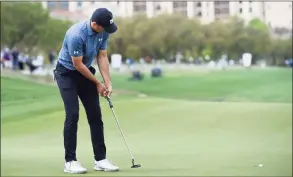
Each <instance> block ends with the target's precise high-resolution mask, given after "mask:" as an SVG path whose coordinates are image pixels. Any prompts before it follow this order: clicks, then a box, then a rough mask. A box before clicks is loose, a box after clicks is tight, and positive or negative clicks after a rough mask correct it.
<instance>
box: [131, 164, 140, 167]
mask: <svg viewBox="0 0 293 177" xmlns="http://www.w3.org/2000/svg"><path fill="white" fill-rule="evenodd" d="M139 167H140V164H136V165H132V166H131V168H139Z"/></svg>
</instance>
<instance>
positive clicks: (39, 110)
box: [1, 69, 292, 176]
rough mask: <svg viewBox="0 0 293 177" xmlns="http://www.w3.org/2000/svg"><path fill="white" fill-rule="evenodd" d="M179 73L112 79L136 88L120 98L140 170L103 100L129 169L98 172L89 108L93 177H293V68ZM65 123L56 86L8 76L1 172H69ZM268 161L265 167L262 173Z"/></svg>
mask: <svg viewBox="0 0 293 177" xmlns="http://www.w3.org/2000/svg"><path fill="white" fill-rule="evenodd" d="M178 74H179V73H176V77H175V74H174V73H173V74H172V73H166V74H165V75H164V77H163V78H160V79H151V78H149V77H147V78H146V79H145V80H144V81H142V82H129V81H127V76H121V75H115V74H114V75H113V83H114V88H117V89H119V90H122V91H125V90H127V91H128V92H131V95H126V94H123V95H121V94H116V95H113V97H112V98H113V103H114V106H115V111H116V113H117V115H118V118H119V120H120V123H121V126H122V128H123V130H124V133H125V135H126V138H127V140H128V143H129V146H130V148H131V149H132V151H133V154H134V156H135V160H136V163H140V164H141V165H142V167H141V168H138V169H131V168H130V166H131V159H130V157H129V154H128V152H127V149H126V147H125V144H124V142H123V139H122V137H121V135H120V132H119V130H118V127H117V125H116V122H115V119H114V117H113V115H112V113H111V111H110V109H109V107H108V105H107V103H106V101H105V100H102V101H101V103H102V110H103V120H104V126H105V136H106V145H107V151H108V158H109V159H110V160H111V161H112V162H113V163H114V164H117V165H118V166H119V167H120V169H121V171H119V172H115V173H109V172H108V173H107V172H96V171H93V153H92V147H91V140H90V131H89V126H88V123H87V120H86V116H85V113H84V110H83V107H82V106H81V107H80V121H79V127H78V147H77V157H78V160H79V161H80V162H81V163H82V164H83V165H84V166H85V167H86V168H88V170H89V171H88V173H87V174H85V175H91V176H107V175H112V176H163V175H165V176H171V175H172V176H212V175H214V176H226V175H229V176H260V175H261V176H291V175H292V71H291V70H286V69H267V70H254V69H252V70H239V71H224V72H221V71H216V72H204V73H196V72H193V73H185V74H182V75H181V77H179V75H178ZM30 79H34V80H36V78H30ZM38 79H40V78H38ZM124 93H125V92H124ZM133 93H145V94H147V95H148V97H137V96H134V95H135V94H133ZM195 100H197V101H195ZM198 100H202V101H198ZM215 101H224V102H215ZM232 101H238V102H232ZM63 121H64V112H63V103H62V101H61V98H60V96H59V93H58V89H57V88H56V87H54V86H48V85H41V84H36V83H33V82H28V81H24V80H22V79H15V78H7V77H1V126H2V127H1V175H2V176H31V175H34V176H64V175H68V174H64V173H63V166H64V149H63ZM259 164H263V165H264V167H262V168H259V167H255V166H257V165H259ZM68 176H69V175H68Z"/></svg>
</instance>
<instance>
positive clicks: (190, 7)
mask: <svg viewBox="0 0 293 177" xmlns="http://www.w3.org/2000/svg"><path fill="white" fill-rule="evenodd" d="M43 6H44V8H47V9H49V11H50V12H51V13H52V16H54V17H56V18H58V17H59V18H63V17H61V16H62V15H68V14H70V13H79V14H83V15H80V17H78V15H72V16H71V15H69V17H68V18H72V20H80V19H84V18H89V17H90V15H91V13H92V12H93V11H94V9H96V8H99V7H106V8H109V9H110V10H112V11H113V12H114V13H113V14H114V15H115V16H120V17H130V16H133V15H135V14H145V15H146V16H147V17H149V18H151V17H154V16H157V15H160V14H164V13H166V14H181V15H183V16H186V17H187V18H198V19H199V20H201V22H202V23H210V22H212V21H214V20H225V19H228V18H229V17H230V16H239V17H241V18H242V19H244V20H245V21H246V22H249V21H250V20H252V19H254V18H258V19H260V20H262V21H264V22H265V23H266V24H268V25H270V26H271V27H272V28H288V29H292V2H261V1H257V2H256V1H201V2H200V1H173V2H166V1H164V2H160V1H158V2H155V1H153V2H151V1H123V2H121V1H110V2H106V1H105V2H96V1H81V0H79V1H48V2H47V1H43ZM61 11H62V12H64V13H61ZM65 11H67V12H66V13H65ZM65 18H67V17H65Z"/></svg>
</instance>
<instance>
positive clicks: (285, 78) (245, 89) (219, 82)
mask: <svg viewBox="0 0 293 177" xmlns="http://www.w3.org/2000/svg"><path fill="white" fill-rule="evenodd" d="M125 80H127V76H124V75H122V76H120V75H115V77H114V81H115V82H114V85H115V87H116V88H119V89H124V90H133V91H139V92H142V93H145V94H149V95H152V96H160V97H166V98H183V99H191V100H206V101H211V100H222V101H256V102H292V70H290V69H289V70H284V69H264V70H259V69H250V70H231V71H227V72H225V71H210V72H206V71H204V72H200V73H198V72H197V73H196V72H185V74H180V73H179V74H178V73H167V74H166V76H165V78H160V79H151V78H150V77H146V79H145V80H144V81H142V82H135V81H133V82H127V84H125V82H126V81H125Z"/></svg>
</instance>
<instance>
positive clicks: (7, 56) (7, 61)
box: [3, 47, 11, 68]
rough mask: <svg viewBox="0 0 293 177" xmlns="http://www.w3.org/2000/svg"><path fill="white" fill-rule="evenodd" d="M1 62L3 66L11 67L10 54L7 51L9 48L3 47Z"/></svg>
mask: <svg viewBox="0 0 293 177" xmlns="http://www.w3.org/2000/svg"><path fill="white" fill-rule="evenodd" d="M3 60H4V61H3V64H4V66H3V67H4V68H10V67H11V54H10V51H9V48H7V47H6V48H4V51H3Z"/></svg>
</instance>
